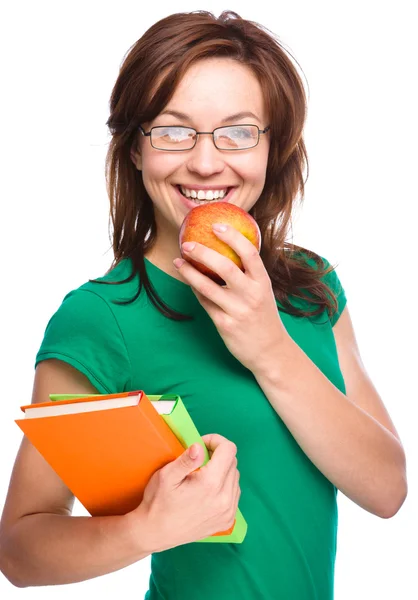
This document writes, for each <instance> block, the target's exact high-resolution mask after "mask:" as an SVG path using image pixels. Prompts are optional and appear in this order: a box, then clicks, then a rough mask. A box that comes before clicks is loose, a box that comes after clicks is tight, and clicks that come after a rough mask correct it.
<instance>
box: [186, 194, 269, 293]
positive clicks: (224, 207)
mask: <svg viewBox="0 0 418 600" xmlns="http://www.w3.org/2000/svg"><path fill="white" fill-rule="evenodd" d="M213 223H225V224H227V225H231V226H232V227H234V228H235V229H237V230H238V231H239V232H241V233H242V235H244V236H245V237H246V238H247V239H248V240H250V242H252V244H254V246H255V247H256V248H257V250H258V252H260V248H261V233H260V228H259V227H258V224H257V222H256V221H255V219H253V217H252V216H251V215H250V214H249V213H247V212H246V211H245V210H244V209H242V208H239V207H238V206H235V205H234V204H230V203H229V202H222V201H219V202H216V201H215V202H207V204H200V205H198V206H196V207H195V208H192V209H191V211H190V212H189V213H188V214H187V215H186V217H185V219H184V221H183V223H182V225H181V227H180V232H179V246H180V252H181V256H182V257H183V258H184V259H185V260H187V261H188V262H189V263H191V264H192V265H193V266H194V267H195V268H196V269H197V270H198V271H200V272H201V273H203V274H204V275H206V276H207V277H210V279H212V280H213V281H215V282H216V283H219V284H220V285H225V281H224V280H223V279H222V278H221V277H220V276H219V275H218V274H217V273H215V272H214V271H212V270H211V269H209V267H207V266H206V265H204V264H202V263H200V262H198V261H196V260H193V259H192V258H190V257H189V256H187V255H185V254H184V253H183V251H182V248H181V245H182V244H183V242H199V244H203V245H204V246H207V247H208V248H211V249H212V250H216V252H219V253H220V254H222V255H223V256H226V257H227V258H229V259H230V260H232V262H234V263H235V264H236V265H237V266H238V267H239V268H240V269H241V271H244V267H243V265H242V262H241V259H240V257H239V256H238V254H237V253H236V252H235V251H234V250H233V249H232V248H231V247H230V246H228V244H226V243H225V242H223V241H222V240H221V239H219V238H218V237H217V236H216V235H215V233H214V232H213V230H212V225H213Z"/></svg>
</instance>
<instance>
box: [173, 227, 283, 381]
mask: <svg viewBox="0 0 418 600" xmlns="http://www.w3.org/2000/svg"><path fill="white" fill-rule="evenodd" d="M214 233H215V234H216V235H217V236H218V237H219V238H220V239H221V240H222V241H223V242H225V243H226V244H228V245H229V246H230V247H231V248H232V249H233V250H235V252H236V253H237V254H238V256H239V257H240V258H241V261H242V264H243V267H244V272H243V271H241V269H240V268H239V267H238V266H237V265H236V264H235V263H233V262H232V260H230V259H229V258H227V257H225V256H223V255H222V254H220V253H219V252H216V251H215V250H212V249H211V248H208V247H207V246H204V245H203V244H199V243H198V242H193V243H194V244H195V246H194V248H193V249H191V244H192V242H185V244H183V246H182V250H183V252H184V253H185V254H186V255H187V256H190V258H191V259H194V260H196V261H198V262H200V263H203V264H204V265H206V266H207V267H209V268H210V269H211V270H212V271H214V272H215V273H217V274H218V275H219V276H220V277H221V278H222V279H223V280H224V281H225V283H226V286H220V285H219V284H217V283H215V282H214V281H212V279H210V278H209V277H207V276H206V275H203V274H202V273H201V272H200V271H198V270H197V269H196V268H195V267H193V266H192V265H191V264H190V263H189V262H187V261H184V262H183V263H182V264H180V266H177V264H179V262H178V261H180V263H181V259H176V260H175V262H174V265H175V267H176V268H177V269H178V271H179V273H180V274H181V276H182V278H183V280H184V281H185V282H186V283H187V284H189V285H190V286H191V288H192V290H193V292H194V294H195V295H196V297H197V299H198V300H199V302H200V304H201V305H202V306H203V308H204V309H205V310H206V312H207V313H208V314H209V316H210V318H211V319H212V321H213V323H214V325H215V327H216V328H217V330H218V332H219V334H220V335H221V337H222V339H223V341H224V342H225V345H226V346H227V348H228V349H229V351H230V352H231V353H232V354H233V355H234V356H235V358H237V359H238V360H239V361H240V362H241V363H242V364H243V365H244V366H245V367H247V368H248V369H250V370H251V371H252V372H253V373H255V372H257V371H258V370H260V369H261V370H262V369H263V365H264V364H265V363H266V362H268V359H271V355H272V353H273V352H274V351H277V348H278V346H279V345H280V343H281V342H282V341H283V340H284V339H285V338H287V337H288V333H287V331H286V329H285V327H284V325H283V323H282V320H281V318H280V315H279V312H278V308H277V305H276V300H275V297H274V293H273V289H272V285H271V280H270V277H269V275H268V273H267V271H266V269H265V267H264V264H263V261H262V260H261V257H260V255H259V253H258V251H257V248H256V247H255V246H254V245H253V244H252V243H251V242H250V241H249V240H248V239H247V238H246V237H245V236H243V235H242V234H241V233H240V232H239V231H237V230H236V229H235V228H234V227H231V226H229V225H227V229H226V231H225V232H218V231H216V230H215V229H214ZM187 248H190V249H189V250H187ZM176 263H177V264H176Z"/></svg>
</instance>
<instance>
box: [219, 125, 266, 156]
mask: <svg viewBox="0 0 418 600" xmlns="http://www.w3.org/2000/svg"><path fill="white" fill-rule="evenodd" d="M215 144H216V147H217V148H219V149H220V150H244V149H246V148H253V147H254V146H256V145H257V144H258V127H257V126H256V125H234V126H228V127H220V128H219V129H216V130H215Z"/></svg>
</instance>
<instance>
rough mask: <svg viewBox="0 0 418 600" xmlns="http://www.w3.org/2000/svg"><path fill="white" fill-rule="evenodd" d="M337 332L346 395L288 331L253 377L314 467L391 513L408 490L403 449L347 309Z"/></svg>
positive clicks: (360, 500) (366, 504) (363, 502)
mask: <svg viewBox="0 0 418 600" xmlns="http://www.w3.org/2000/svg"><path fill="white" fill-rule="evenodd" d="M333 331H334V336H335V340H336V344H337V351H338V357H339V362H340V367H341V371H342V374H343V377H344V381H345V384H346V391H347V395H346V396H345V395H344V394H343V393H342V392H340V391H339V390H338V389H337V388H336V387H335V386H334V385H333V384H332V383H331V382H330V381H329V380H328V378H327V377H326V376H325V375H324V374H323V373H322V372H321V371H320V370H319V369H318V368H317V366H316V365H315V364H314V363H313V362H312V361H311V360H310V358H309V357H308V356H307V355H306V354H305V353H304V352H303V350H301V348H300V347H299V346H298V345H297V344H296V343H295V342H294V341H293V340H292V339H291V338H290V337H289V336H284V337H282V341H281V342H279V344H278V346H277V352H276V353H272V355H271V356H269V357H268V359H265V358H263V360H260V363H259V368H256V369H255V370H254V371H253V372H254V376H255V377H256V379H257V381H258V383H259V385H260V387H261V388H262V390H263V392H264V393H265V395H266V397H267V399H268V400H269V402H270V404H271V405H272V406H273V408H274V409H275V411H276V412H277V414H278V415H280V417H281V418H282V419H283V421H284V423H285V424H286V426H287V427H288V429H289V430H290V432H291V433H292V435H293V436H294V438H295V439H296V441H297V443H298V444H299V445H300V447H301V448H302V450H303V451H304V452H305V454H306V455H307V456H308V457H309V458H310V459H311V461H312V462H313V463H314V464H315V465H316V467H317V468H318V469H319V470H320V471H321V472H322V473H323V474H324V475H325V476H326V477H327V478H328V479H329V480H330V481H331V482H332V483H333V484H334V485H335V486H336V487H337V488H339V489H340V490H341V491H342V492H343V493H344V494H345V495H346V496H348V497H349V498H350V499H351V500H353V501H354V502H355V503H356V504H358V505H359V506H361V507H362V508H364V509H365V510H368V511H369V512H371V513H374V514H376V515H378V516H380V517H382V518H388V517H391V516H393V515H394V514H396V512H397V511H398V510H399V508H400V507H401V505H402V504H403V502H404V500H405V498H406V494H407V480H406V464H405V454H404V450H403V447H402V444H401V441H400V439H399V436H398V434H397V432H396V429H395V427H394V425H393V423H392V421H391V419H390V417H389V415H388V413H387V411H386V409H385V407H384V405H383V403H382V401H381V399H380V397H379V395H378V393H377V391H376V389H375V388H374V386H373V384H372V382H371V381H370V379H369V377H368V375H367V373H366V371H365V368H364V366H363V363H362V361H361V358H360V353H359V350H358V347H357V344H356V340H355V335H354V331H353V327H352V324H351V320H350V316H349V313H348V308H347V306H346V307H345V309H344V311H343V313H342V315H341V316H340V318H339V320H338V321H337V323H336V325H335V327H334V330H333ZM301 373H303V377H301V376H300V374H301Z"/></svg>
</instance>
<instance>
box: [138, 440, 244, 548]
mask: <svg viewBox="0 0 418 600" xmlns="http://www.w3.org/2000/svg"><path fill="white" fill-rule="evenodd" d="M202 440H203V442H204V444H205V446H206V448H207V449H208V452H209V456H210V460H209V461H208V462H207V463H206V465H204V466H203V467H201V468H200V469H199V467H200V466H201V464H202V463H203V460H204V453H203V448H202V447H201V446H200V444H193V448H197V449H198V455H197V457H196V458H194V459H192V458H191V457H190V454H189V452H190V448H188V449H187V450H185V451H184V452H183V454H181V455H180V456H179V457H178V458H177V459H175V460H173V461H172V462H171V463H169V464H167V465H165V466H164V467H162V468H161V469H159V470H158V471H156V472H155V473H154V474H153V476H152V477H151V479H150V480H149V482H148V484H147V486H146V488H145V490H144V496H143V500H142V502H141V504H140V505H139V506H138V508H137V509H135V510H134V511H132V513H131V516H132V517H134V518H135V513H136V512H138V513H140V514H141V515H142V517H143V519H142V527H141V531H140V532H139V534H140V535H144V534H145V535H146V537H147V539H148V540H149V544H150V547H151V548H152V552H161V551H163V550H168V549H169V548H174V547H175V546H179V545H181V544H187V543H190V542H196V541H197V540H201V539H204V538H205V537H208V536H210V535H213V534H214V533H218V532H220V531H226V530H227V529H229V528H230V527H231V526H232V525H233V523H234V519H235V514H236V512H237V508H238V501H239V497H240V495H241V489H240V487H239V477H240V473H239V471H238V469H237V458H236V453H237V447H236V445H235V444H234V443H233V442H231V441H229V440H228V439H226V438H225V437H223V436H222V435H219V434H217V433H212V434H207V435H204V436H202ZM196 469H197V470H196ZM143 528H145V530H146V533H145V531H143Z"/></svg>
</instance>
